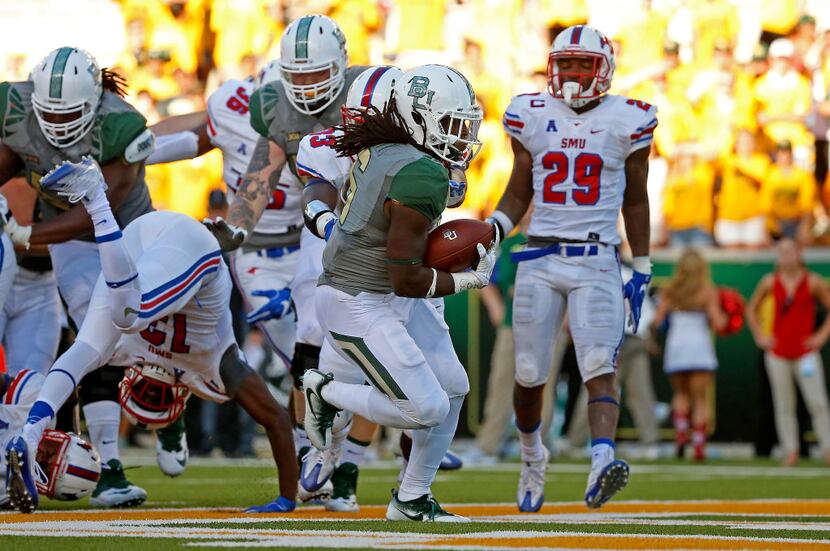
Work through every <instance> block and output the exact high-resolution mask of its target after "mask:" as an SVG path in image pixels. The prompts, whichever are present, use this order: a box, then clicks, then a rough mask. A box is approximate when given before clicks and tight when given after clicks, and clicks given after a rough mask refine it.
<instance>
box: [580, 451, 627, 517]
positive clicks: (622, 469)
mask: <svg viewBox="0 0 830 551" xmlns="http://www.w3.org/2000/svg"><path fill="white" fill-rule="evenodd" d="M629 470H630V469H629V467H628V463H626V462H625V461H623V460H622V459H615V460H614V461H610V462H608V463H606V464H605V465H603V466H601V467H597V468H596V469H591V472H590V473H589V474H588V488H587V489H586V490H585V504H586V505H587V506H588V508H589V509H599V508H600V507H602V506H603V505H604V504H605V502H606V501H608V500H609V499H611V498H612V497H614V495H615V494H616V493H617V492H619V491H620V490H622V489H623V488H625V486H626V484H628V473H629Z"/></svg>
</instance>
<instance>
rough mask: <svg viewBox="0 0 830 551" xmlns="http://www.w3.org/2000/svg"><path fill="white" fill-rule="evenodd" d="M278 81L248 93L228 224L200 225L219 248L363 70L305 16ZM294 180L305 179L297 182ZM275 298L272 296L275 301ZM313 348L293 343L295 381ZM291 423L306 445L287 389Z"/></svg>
mask: <svg viewBox="0 0 830 551" xmlns="http://www.w3.org/2000/svg"><path fill="white" fill-rule="evenodd" d="M278 63H279V69H280V72H281V77H282V78H281V79H279V80H276V81H272V82H270V83H268V84H266V85H264V86H262V87H261V88H260V89H258V90H257V91H256V92H254V93H253V94H252V95H251V101H250V103H249V106H248V107H249V109H250V111H251V113H250V119H251V126H252V127H253V128H254V130H256V131H257V133H258V134H259V139H258V140H257V143H256V147H255V148H254V152H253V155H252V157H251V161H250V164H249V165H248V168H247V171H246V174H245V175H244V176H243V177H242V179H241V181H240V182H239V189H238V190H237V192H236V197H235V199H234V202H233V204H232V205H231V206H230V209H229V211H228V219H227V221H226V220H223V219H222V218H216V219H215V220H205V224H206V225H207V226H208V228H209V229H210V230H211V231H212V232H213V233H214V235H215V236H216V238H217V240H218V241H219V243H220V245H221V246H222V249H223V250H226V251H229V250H234V249H236V248H238V247H239V246H240V245H242V243H243V241H245V240H246V239H248V236H249V235H250V234H251V232H252V231H253V229H254V227H255V226H256V224H257V222H258V221H259V219H260V217H261V216H262V213H263V212H264V211H265V209H266V208H267V206H268V204H269V202H270V201H271V199H272V197H273V196H274V193H275V192H277V191H279V189H280V188H279V187H278V184H279V182H280V178H279V176H280V173H281V171H282V169H283V167H284V166H285V165H286V164H287V165H288V167H289V168H290V170H291V172H293V173H294V174H295V175H297V176H299V173H298V171H297V166H296V155H297V151H298V148H299V143H300V140H301V139H302V138H303V136H305V135H307V134H310V133H312V132H318V131H320V130H325V129H326V128H328V127H330V126H334V125H335V124H337V123H338V122H340V107H341V106H342V105H343V103H344V102H345V100H346V93H347V91H348V89H349V86H350V85H351V83H352V81H353V80H354V79H355V78H356V77H357V75H359V74H360V73H361V72H363V70H364V69H365V67H359V66H352V67H347V63H348V56H347V54H346V39H345V38H344V37H343V33H342V31H341V30H340V28H339V27H338V26H337V24H336V23H335V22H334V21H333V20H332V19H330V18H328V17H325V16H322V15H306V16H304V17H301V18H300V19H297V20H295V21H293V22H292V23H291V24H290V25H288V27H286V29H285V31H284V32H283V35H282V38H281V39H280V59H279V62H278ZM300 179H301V180H303V179H304V177H301V178H300ZM274 298H278V297H274ZM319 355H320V349H319V348H318V347H316V346H312V345H309V344H305V343H302V342H298V343H297V344H296V345H295V348H294V354H293V357H292V360H291V361H292V364H291V371H292V375H293V376H294V379H295V381H299V380H300V376H301V375H302V373H303V371H304V370H305V369H306V368H308V367H315V366H316V365H317V362H318V357H319ZM294 402H295V406H294V411H295V416H296V419H297V420H298V448H299V449H300V451H303V448H309V447H310V445H309V443H308V439H307V438H306V437H305V431H304V430H303V429H302V427H301V420H302V417H303V405H302V404H303V402H302V394H301V393H300V392H299V391H295V392H294Z"/></svg>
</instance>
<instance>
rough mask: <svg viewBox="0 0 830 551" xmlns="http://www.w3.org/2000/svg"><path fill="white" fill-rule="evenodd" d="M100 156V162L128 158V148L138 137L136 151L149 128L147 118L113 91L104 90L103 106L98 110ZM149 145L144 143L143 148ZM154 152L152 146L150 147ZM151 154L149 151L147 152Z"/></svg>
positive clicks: (145, 137) (144, 139)
mask: <svg viewBox="0 0 830 551" xmlns="http://www.w3.org/2000/svg"><path fill="white" fill-rule="evenodd" d="M97 118H98V122H99V125H100V126H99V128H100V130H99V132H100V134H99V137H98V139H100V141H101V142H100V149H99V150H100V152H101V153H100V158H99V159H97V160H98V162H99V163H101V164H106V163H109V162H111V161H113V160H115V159H117V158H119V157H121V158H122V159H126V153H127V148H128V147H129V146H130V145H132V144H133V142H134V141H136V139H138V143H137V144H136V146H135V149H136V152H137V150H138V145H139V143H141V142H142V141H144V142H146V140H147V136H143V138H142V137H141V136H142V134H143V133H144V131H145V130H147V120H146V119H145V118H144V117H143V116H142V115H141V113H139V112H138V111H137V110H136V109H135V108H134V107H133V106H132V105H130V104H129V103H127V102H126V101H124V100H123V99H122V98H120V97H118V96H117V95H116V94H113V93H111V92H104V96H103V98H102V101H101V107H100V109H99V111H98V115H97ZM148 147H149V145H148V144H147V143H144V147H143V150H146V149H147V148H148ZM150 152H152V148H151V149H150ZM147 155H149V153H147Z"/></svg>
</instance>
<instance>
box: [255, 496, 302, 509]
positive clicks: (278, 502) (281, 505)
mask: <svg viewBox="0 0 830 551" xmlns="http://www.w3.org/2000/svg"><path fill="white" fill-rule="evenodd" d="M296 507H297V504H296V503H295V502H293V501H291V500H290V499H288V498H287V497H282V496H280V497H278V498H277V499H275V500H274V501H272V502H271V503H266V504H265V505H254V506H253V507H248V508H247V509H245V511H244V512H245V513H290V512H291V511H293V510H294V509H295V508H296Z"/></svg>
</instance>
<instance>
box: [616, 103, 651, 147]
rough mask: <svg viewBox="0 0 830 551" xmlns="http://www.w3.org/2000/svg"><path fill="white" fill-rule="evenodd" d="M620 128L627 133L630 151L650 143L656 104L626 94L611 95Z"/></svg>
mask: <svg viewBox="0 0 830 551" xmlns="http://www.w3.org/2000/svg"><path fill="white" fill-rule="evenodd" d="M611 98H612V99H613V101H615V102H616V103H615V105H614V112H615V115H616V117H617V120H619V121H620V128H621V129H623V131H624V132H625V133H626V134H627V135H628V139H629V140H630V142H631V148H632V151H633V150H636V149H641V148H643V147H646V146H649V145H651V142H652V139H653V137H654V130H655V129H656V128H657V106H656V105H652V104H650V103H648V102H646V101H642V100H638V99H634V98H629V97H626V96H611Z"/></svg>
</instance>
